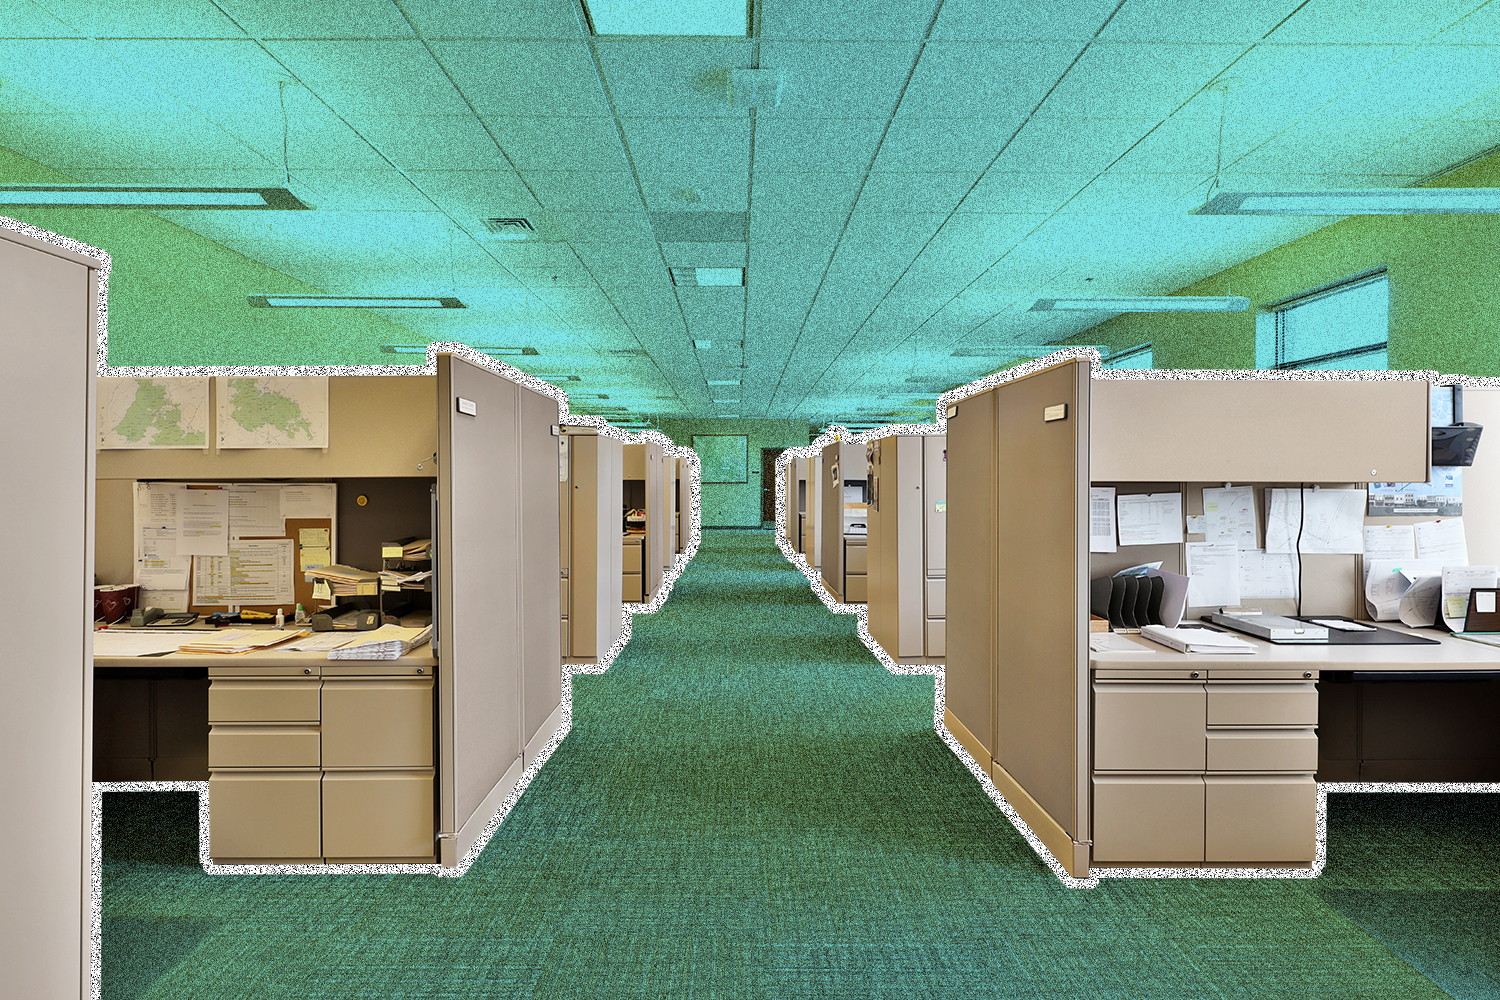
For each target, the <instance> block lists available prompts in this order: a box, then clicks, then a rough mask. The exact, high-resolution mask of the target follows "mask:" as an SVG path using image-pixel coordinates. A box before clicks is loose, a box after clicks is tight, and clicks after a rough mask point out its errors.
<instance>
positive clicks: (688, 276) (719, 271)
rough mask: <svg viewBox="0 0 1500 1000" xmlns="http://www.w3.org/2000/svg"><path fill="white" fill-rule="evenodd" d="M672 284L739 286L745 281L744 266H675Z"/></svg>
mask: <svg viewBox="0 0 1500 1000" xmlns="http://www.w3.org/2000/svg"><path fill="white" fill-rule="evenodd" d="M671 271H672V284H674V285H677V286H679V287H683V286H688V287H691V286H708V285H718V286H738V285H743V284H744V283H745V269H744V268H743V267H674V268H671Z"/></svg>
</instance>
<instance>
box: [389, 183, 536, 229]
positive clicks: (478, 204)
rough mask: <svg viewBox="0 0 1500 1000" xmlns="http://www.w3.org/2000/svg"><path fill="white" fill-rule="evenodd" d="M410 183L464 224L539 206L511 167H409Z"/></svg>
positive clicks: (513, 215)
mask: <svg viewBox="0 0 1500 1000" xmlns="http://www.w3.org/2000/svg"><path fill="white" fill-rule="evenodd" d="M406 173H407V176H408V177H410V178H411V182H412V183H413V184H415V185H416V186H417V188H418V189H419V190H420V191H421V192H422V193H423V194H424V195H426V196H427V197H428V198H430V199H432V201H433V202H435V203H436V204H437V205H438V206H439V207H441V208H442V209H443V210H444V211H446V212H449V213H452V214H453V216H454V217H455V218H456V219H458V220H459V221H460V222H462V223H464V224H465V226H466V227H467V226H469V225H476V226H477V225H478V224H480V223H481V222H482V220H484V219H495V218H501V219H510V218H527V217H529V216H533V215H536V214H538V213H539V212H540V210H541V208H540V206H539V205H538V204H537V203H536V201H535V199H533V198H532V196H531V192H530V191H528V190H527V189H526V185H525V184H523V183H522V182H521V178H520V177H519V176H517V175H516V173H515V172H514V171H512V170H409V171H407V172H406Z"/></svg>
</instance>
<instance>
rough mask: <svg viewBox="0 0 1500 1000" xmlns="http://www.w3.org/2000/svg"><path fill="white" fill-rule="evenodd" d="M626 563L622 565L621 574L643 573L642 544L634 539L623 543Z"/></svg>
mask: <svg viewBox="0 0 1500 1000" xmlns="http://www.w3.org/2000/svg"><path fill="white" fill-rule="evenodd" d="M623 545H624V550H623V556H624V559H625V561H624V563H622V564H621V567H620V569H621V572H624V573H639V572H640V571H641V543H640V542H639V541H638V540H636V539H634V538H632V539H629V540H627V541H625V542H624V543H623Z"/></svg>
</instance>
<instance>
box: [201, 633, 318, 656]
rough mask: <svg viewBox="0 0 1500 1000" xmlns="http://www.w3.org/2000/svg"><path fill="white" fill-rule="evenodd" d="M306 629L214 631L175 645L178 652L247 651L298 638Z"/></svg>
mask: <svg viewBox="0 0 1500 1000" xmlns="http://www.w3.org/2000/svg"><path fill="white" fill-rule="evenodd" d="M307 634H308V630H307V629H246V630H245V631H237V632H214V633H212V634H211V635H208V636H206V637H205V638H202V639H194V640H193V641H192V642H185V643H183V644H182V645H180V646H178V647H177V651H178V652H179V653H248V652H249V651H250V650H252V649H265V648H266V647H268V646H274V645H276V644H277V643H281V642H286V641H287V640H289V639H300V638H302V637H303V636H304V635H307Z"/></svg>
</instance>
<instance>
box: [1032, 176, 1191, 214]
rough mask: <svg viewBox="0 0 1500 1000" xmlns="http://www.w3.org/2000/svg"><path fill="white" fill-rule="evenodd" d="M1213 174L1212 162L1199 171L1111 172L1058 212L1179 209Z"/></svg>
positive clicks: (1169, 210)
mask: <svg viewBox="0 0 1500 1000" xmlns="http://www.w3.org/2000/svg"><path fill="white" fill-rule="evenodd" d="M1212 175H1213V167H1212V165H1210V166H1209V168H1208V170H1207V171H1201V170H1200V171H1199V172H1198V173H1196V174H1188V173H1135V172H1125V171H1119V172H1116V171H1111V172H1110V173H1107V174H1103V175H1101V176H1100V177H1098V178H1096V179H1095V180H1094V181H1093V182H1092V183H1090V184H1089V185H1088V186H1087V187H1085V188H1083V189H1082V190H1081V191H1079V192H1078V193H1077V194H1075V195H1074V196H1073V197H1072V199H1070V200H1069V201H1068V202H1067V203H1066V204H1064V205H1063V206H1062V207H1061V208H1059V209H1058V211H1060V212H1063V213H1066V214H1070V215H1080V214H1082V215H1132V214H1142V213H1153V212H1180V211H1182V208H1181V207H1180V206H1178V205H1176V204H1175V202H1176V201H1177V199H1178V198H1180V197H1182V195H1183V194H1184V193H1186V192H1187V191H1189V190H1191V189H1192V188H1193V187H1194V186H1195V185H1197V184H1199V183H1200V182H1203V181H1205V180H1206V179H1207V178H1209V177H1211V176H1212Z"/></svg>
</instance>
